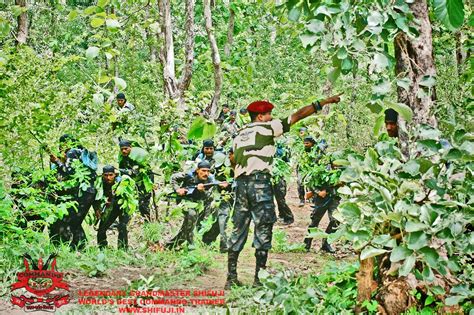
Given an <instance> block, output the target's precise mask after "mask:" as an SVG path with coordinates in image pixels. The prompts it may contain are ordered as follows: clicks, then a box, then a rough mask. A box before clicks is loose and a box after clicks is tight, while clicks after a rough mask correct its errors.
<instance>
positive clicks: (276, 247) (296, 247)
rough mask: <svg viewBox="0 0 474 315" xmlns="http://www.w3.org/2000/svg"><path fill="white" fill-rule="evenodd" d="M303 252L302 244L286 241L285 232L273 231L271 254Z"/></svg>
mask: <svg viewBox="0 0 474 315" xmlns="http://www.w3.org/2000/svg"><path fill="white" fill-rule="evenodd" d="M304 251H305V248H304V244H302V243H293V244H291V243H290V242H289V241H288V236H287V234H286V232H285V231H282V230H275V231H273V241H272V252H275V253H290V252H293V253H302V252H304Z"/></svg>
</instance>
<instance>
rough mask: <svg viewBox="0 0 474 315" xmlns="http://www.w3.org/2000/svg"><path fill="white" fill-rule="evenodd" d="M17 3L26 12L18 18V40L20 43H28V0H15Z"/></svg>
mask: <svg viewBox="0 0 474 315" xmlns="http://www.w3.org/2000/svg"><path fill="white" fill-rule="evenodd" d="M15 4H16V5H17V6H19V7H21V8H22V9H24V10H25V12H22V13H21V14H20V15H19V16H18V18H17V22H18V29H17V33H16V42H17V44H18V45H22V44H26V39H27V38H28V13H27V12H26V0H15Z"/></svg>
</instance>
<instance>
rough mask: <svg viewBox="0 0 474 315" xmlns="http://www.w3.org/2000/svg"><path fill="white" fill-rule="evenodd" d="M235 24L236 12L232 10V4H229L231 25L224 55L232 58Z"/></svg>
mask: <svg viewBox="0 0 474 315" xmlns="http://www.w3.org/2000/svg"><path fill="white" fill-rule="evenodd" d="M234 24H235V11H234V9H233V8H232V2H229V25H228V28H227V41H226V43H225V46H224V55H225V56H226V57H229V56H230V51H231V49H232V44H233V43H234Z"/></svg>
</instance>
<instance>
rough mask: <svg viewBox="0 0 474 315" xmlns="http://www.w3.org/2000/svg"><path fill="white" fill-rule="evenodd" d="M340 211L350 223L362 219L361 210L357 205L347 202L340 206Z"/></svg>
mask: <svg viewBox="0 0 474 315" xmlns="http://www.w3.org/2000/svg"><path fill="white" fill-rule="evenodd" d="M339 209H340V210H341V213H342V215H343V216H344V217H345V218H346V219H347V221H348V222H349V223H350V222H353V221H355V220H356V219H358V218H359V217H360V209H359V207H358V206H357V204H355V203H352V202H345V203H343V204H341V205H340V206H339Z"/></svg>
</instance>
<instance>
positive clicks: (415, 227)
mask: <svg viewBox="0 0 474 315" xmlns="http://www.w3.org/2000/svg"><path fill="white" fill-rule="evenodd" d="M426 228H427V225H426V224H424V223H420V222H413V221H407V223H406V224H405V231H407V232H418V231H423V230H424V229H426Z"/></svg>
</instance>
